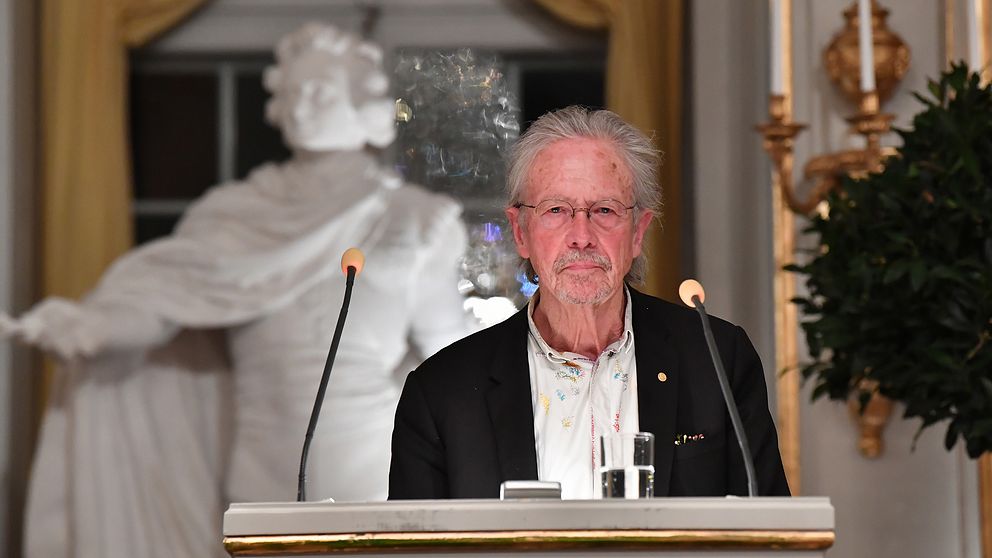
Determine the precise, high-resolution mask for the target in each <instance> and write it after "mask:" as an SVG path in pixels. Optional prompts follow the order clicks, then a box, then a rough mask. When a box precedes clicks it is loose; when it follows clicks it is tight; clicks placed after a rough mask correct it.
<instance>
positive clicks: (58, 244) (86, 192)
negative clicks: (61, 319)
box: [40, 0, 206, 298]
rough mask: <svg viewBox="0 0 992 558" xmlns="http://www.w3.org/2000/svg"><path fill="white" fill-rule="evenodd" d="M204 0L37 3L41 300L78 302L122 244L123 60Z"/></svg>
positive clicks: (126, 226)
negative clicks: (59, 298)
mask: <svg viewBox="0 0 992 558" xmlns="http://www.w3.org/2000/svg"><path fill="white" fill-rule="evenodd" d="M205 1H206V0H90V1H81V0H42V4H41V197H40V202H41V236H42V242H41V244H42V254H41V267H42V269H41V275H42V294H43V295H46V296H47V295H60V296H66V297H72V298H75V297H79V296H80V295H82V294H83V293H85V292H86V291H87V290H88V289H90V288H91V287H92V286H93V285H94V284H95V283H96V281H97V279H98V278H99V277H100V275H101V273H102V272H103V270H104V269H105V268H106V266H107V265H108V264H109V263H110V262H111V261H112V260H113V259H114V258H116V257H117V256H119V255H120V254H121V253H122V252H124V251H125V250H127V249H128V248H129V247H130V246H131V239H132V232H131V229H132V225H131V212H130V201H131V169H130V160H129V156H128V148H127V145H128V138H127V55H128V49H129V48H133V47H137V46H141V45H142V44H145V43H146V42H148V41H150V40H151V39H153V38H154V37H156V36H157V35H159V34H160V33H162V32H164V31H165V30H167V29H169V28H170V27H172V26H173V25H175V24H176V23H178V22H179V21H180V20H181V19H182V18H184V17H185V16H186V15H188V14H189V13H191V12H192V11H193V10H194V9H195V8H197V7H199V6H200V5H201V4H203V3H205Z"/></svg>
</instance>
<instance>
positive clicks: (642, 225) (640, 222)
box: [634, 209, 654, 258]
mask: <svg viewBox="0 0 992 558" xmlns="http://www.w3.org/2000/svg"><path fill="white" fill-rule="evenodd" d="M653 218H654V212H653V211H651V210H649V209H645V210H644V211H642V212H641V214H640V215H639V216H638V217H637V221H636V222H635V223H634V257H635V258H636V257H637V256H640V255H641V250H642V249H643V247H644V235H645V233H647V232H648V227H650V226H651V220H652V219H653Z"/></svg>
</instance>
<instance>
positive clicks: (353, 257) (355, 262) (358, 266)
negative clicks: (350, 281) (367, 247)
mask: <svg viewBox="0 0 992 558" xmlns="http://www.w3.org/2000/svg"><path fill="white" fill-rule="evenodd" d="M364 265H365V254H363V253H362V251H361V250H359V249H358V248H348V249H347V250H345V251H344V254H342V255H341V271H342V272H344V274H345V275H348V268H349V267H353V268H355V277H358V274H359V273H361V272H362V267H363V266H364Z"/></svg>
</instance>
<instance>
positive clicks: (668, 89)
mask: <svg viewBox="0 0 992 558" xmlns="http://www.w3.org/2000/svg"><path fill="white" fill-rule="evenodd" d="M536 1H537V3H538V4H540V5H541V6H543V7H544V8H545V9H547V10H548V11H550V12H551V13H553V14H555V15H556V16H557V17H558V18H560V19H562V20H563V21H566V22H568V23H570V24H572V25H575V26H577V27H584V28H587V29H606V30H608V31H609V52H608V55H607V63H606V106H607V107H608V108H609V109H610V110H612V111H614V112H616V113H617V114H619V115H620V116H622V117H623V118H624V119H625V120H626V121H627V122H630V123H631V124H633V125H635V126H637V127H638V128H640V129H641V130H642V131H644V132H645V133H647V134H654V138H655V143H656V144H657V146H658V148H660V149H661V150H662V151H664V153H665V155H664V164H663V165H662V167H661V170H660V179H661V185H662V189H663V190H664V193H665V209H664V215H663V216H662V217H663V218H662V227H663V230H659V229H653V230H651V231H650V232H649V237H648V240H647V247H648V250H649V253H650V257H651V259H650V261H651V269H650V272H649V274H648V279H647V284H646V285H645V287H646V290H647V291H648V292H649V293H651V294H655V295H658V296H662V297H665V298H668V299H674V300H677V293H678V284H679V281H681V279H682V278H683V277H682V270H681V265H680V262H681V259H682V246H681V244H682V238H681V228H682V212H681V209H682V194H681V185H682V184H681V180H682V169H681V164H682V145H681V143H680V142H681V140H682V32H683V31H682V27H683V25H682V20H683V17H682V14H683V0H536Z"/></svg>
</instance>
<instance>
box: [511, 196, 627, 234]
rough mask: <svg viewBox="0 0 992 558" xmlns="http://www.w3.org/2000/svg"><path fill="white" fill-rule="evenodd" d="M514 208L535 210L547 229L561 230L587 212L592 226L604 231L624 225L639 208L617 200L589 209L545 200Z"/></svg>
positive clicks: (539, 221)
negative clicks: (581, 213) (634, 210)
mask: <svg viewBox="0 0 992 558" xmlns="http://www.w3.org/2000/svg"><path fill="white" fill-rule="evenodd" d="M513 207H517V208H520V207H527V208H530V209H533V210H534V215H535V216H536V217H537V222H538V223H539V224H540V225H541V226H542V227H544V228H545V229H558V228H561V227H563V226H565V225H566V224H568V223H571V222H572V221H573V220H574V219H575V214H576V213H578V212H579V211H585V212H586V216H587V217H588V218H589V222H590V223H591V224H593V225H595V226H597V227H599V228H600V229H603V230H611V229H615V228H617V227H619V226H620V225H622V224H623V223H624V220H625V219H626V217H627V213H628V212H629V211H630V210H631V209H634V208H635V207H637V204H634V205H631V206H630V207H627V206H625V205H624V204H622V203H620V202H618V201H616V200H600V201H598V202H596V203H594V204H592V205H591V206H589V207H573V206H572V204H570V203H568V202H567V201H563V200H544V201H542V202H541V203H539V204H537V205H527V204H525V203H518V204H516V205H514V206H513Z"/></svg>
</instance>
